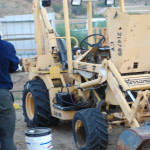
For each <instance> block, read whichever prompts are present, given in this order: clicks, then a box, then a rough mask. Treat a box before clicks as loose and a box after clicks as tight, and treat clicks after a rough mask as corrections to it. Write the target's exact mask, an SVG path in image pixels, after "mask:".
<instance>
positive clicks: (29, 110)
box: [26, 92, 34, 120]
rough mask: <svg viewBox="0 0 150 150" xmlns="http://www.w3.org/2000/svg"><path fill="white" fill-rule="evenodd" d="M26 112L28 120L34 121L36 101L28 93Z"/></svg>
mask: <svg viewBox="0 0 150 150" xmlns="http://www.w3.org/2000/svg"><path fill="white" fill-rule="evenodd" d="M26 111H27V115H28V118H29V119H30V120H32V119H33V117H34V100H33V96H32V93H31V92H28V94H27V96H26Z"/></svg>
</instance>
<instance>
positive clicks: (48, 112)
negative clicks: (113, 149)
mask: <svg viewBox="0 0 150 150" xmlns="http://www.w3.org/2000/svg"><path fill="white" fill-rule="evenodd" d="M84 1H85V3H86V5H87V13H88V15H87V16H88V36H87V37H85V39H83V41H82V42H81V43H80V45H79V44H78V40H77V39H76V38H75V37H71V36H70V25H69V13H68V2H70V1H68V0H63V1H62V2H63V9H64V23H65V37H59V36H58V34H57V33H56V32H55V31H54V30H53V29H52V28H51V24H50V22H49V21H48V17H47V13H46V9H45V7H48V6H50V5H51V3H52V2H53V1H52V2H51V0H43V1H40V0H33V14H34V20H35V41H36V49H37V55H36V56H35V57H34V58H32V59H24V60H23V64H24V68H25V70H26V71H29V78H30V81H28V82H27V83H26V84H25V86H24V91H23V111H24V116H25V121H26V122H27V125H28V126H29V127H37V126H50V125H56V124H58V123H59V121H60V120H72V130H73V136H74V140H75V143H76V146H77V147H78V148H79V149H80V150H103V149H106V148H107V145H108V125H111V124H118V123H120V124H124V125H126V126H128V127H130V128H129V129H128V130H125V131H124V132H123V133H122V134H121V136H120V138H119V140H118V142H117V149H118V150H128V149H129V150H135V149H138V150H142V149H144V150H145V149H149V147H150V126H149V124H150V123H149V122H150V121H149V120H148V119H149V118H150V101H149V96H150V74H149V72H150V61H149V54H150V42H149V39H150V14H146V15H129V14H127V13H125V5H124V0H120V10H116V9H115V8H113V7H108V8H107V10H106V20H107V29H105V30H102V31H101V33H96V34H93V28H92V1H93V0H82V1H81V0H72V1H71V4H72V5H73V6H74V5H76V6H77V5H81V4H82V2H84ZM113 3H114V1H113V0H106V4H108V5H109V6H110V5H112V4H113ZM73 6H72V7H73ZM102 33H107V34H105V35H102ZM107 36H108V37H107ZM71 39H73V40H75V42H76V47H73V48H72V47H71ZM95 39H96V41H95ZM65 41H66V42H65ZM83 43H85V44H87V46H88V49H85V48H84V47H83ZM108 43H109V44H108ZM145 121H146V122H145ZM143 123H144V124H143ZM141 125H143V126H141Z"/></svg>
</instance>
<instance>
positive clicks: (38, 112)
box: [22, 79, 59, 127]
mask: <svg viewBox="0 0 150 150" xmlns="http://www.w3.org/2000/svg"><path fill="white" fill-rule="evenodd" d="M22 107H23V114H24V117H25V121H26V122H27V126H28V127H40V126H51V125H56V124H58V122H59V120H58V119H57V118H54V117H52V116H51V111H50V102H49V94H48V90H47V88H46V86H45V84H44V82H43V81H42V80H40V79H36V80H31V81H28V82H27V83H26V85H25V86H24V91H23V106H22Z"/></svg>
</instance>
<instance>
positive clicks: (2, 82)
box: [0, 36, 19, 150]
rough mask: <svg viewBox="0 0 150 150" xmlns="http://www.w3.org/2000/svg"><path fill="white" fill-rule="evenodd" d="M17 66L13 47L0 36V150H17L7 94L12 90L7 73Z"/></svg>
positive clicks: (12, 115)
mask: <svg viewBox="0 0 150 150" xmlns="http://www.w3.org/2000/svg"><path fill="white" fill-rule="evenodd" d="M18 64H19V59H18V57H17V56H16V51H15V48H14V46H13V45H12V44H11V43H9V42H6V41H4V40H2V39H1V36H0V150H16V149H17V148H16V146H15V144H14V142H13V136H14V130H15V120H16V115H15V110H14V107H13V96H12V94H11V93H10V92H9V90H10V89H12V88H13V83H12V81H11V78H10V75H9V73H12V72H15V71H16V70H17V69H18Z"/></svg>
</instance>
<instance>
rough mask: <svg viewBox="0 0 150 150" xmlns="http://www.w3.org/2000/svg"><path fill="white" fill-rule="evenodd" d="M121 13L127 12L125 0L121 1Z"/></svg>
mask: <svg viewBox="0 0 150 150" xmlns="http://www.w3.org/2000/svg"><path fill="white" fill-rule="evenodd" d="M120 11H121V12H125V5H124V0H120Z"/></svg>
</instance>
